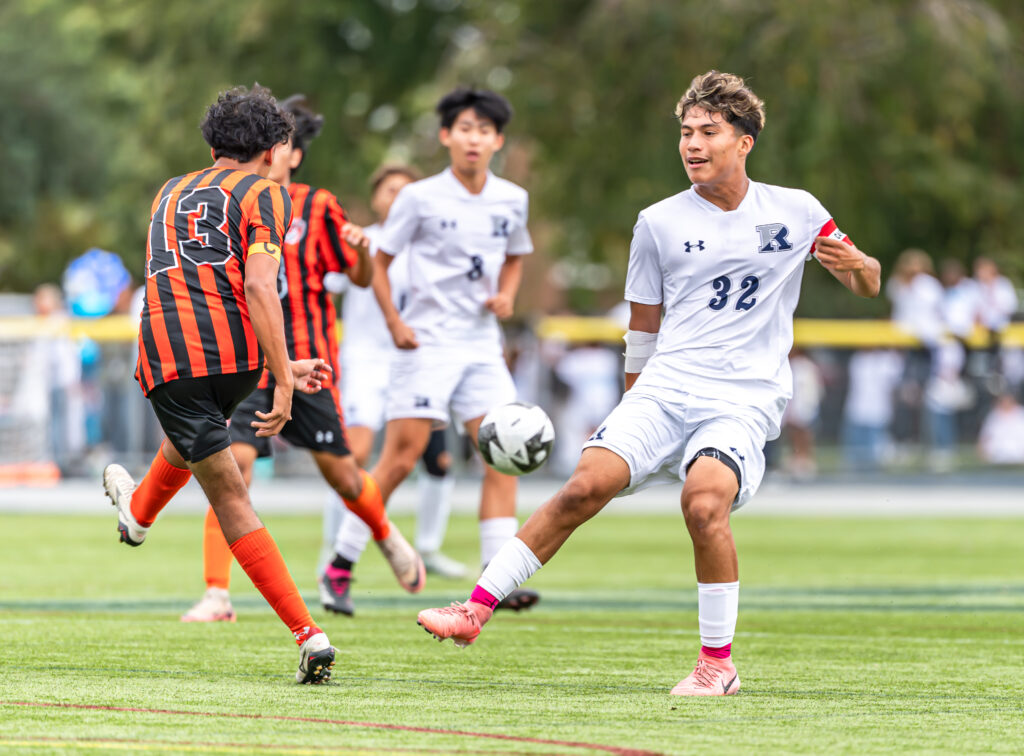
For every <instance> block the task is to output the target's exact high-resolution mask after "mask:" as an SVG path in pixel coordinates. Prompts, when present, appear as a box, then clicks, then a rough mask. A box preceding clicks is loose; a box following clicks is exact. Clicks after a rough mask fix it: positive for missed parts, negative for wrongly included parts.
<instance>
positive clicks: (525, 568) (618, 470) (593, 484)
mask: <svg viewBox="0 0 1024 756" xmlns="http://www.w3.org/2000/svg"><path fill="white" fill-rule="evenodd" d="M629 478H630V474H629V468H628V467H627V465H626V463H625V461H624V460H623V459H622V458H621V457H620V456H619V455H617V454H615V453H614V452H611V451H609V450H607V449H603V448H589V449H586V450H584V452H583V456H582V457H581V459H580V463H579V465H578V466H577V467H576V472H575V473H573V476H572V477H571V478H570V479H569V481H568V482H567V483H566V484H565V485H564V486H562V488H561V490H559V492H558V493H556V494H555V495H554V497H552V498H551V499H549V500H548V501H547V502H546V503H545V504H544V505H543V506H541V507H540V509H538V510H537V511H536V512H534V513H533V514H532V515H531V516H530V519H528V520H527V521H526V524H524V525H523V527H522V528H520V530H519V532H518V533H517V534H516V536H515V537H514V538H511V539H510V540H508V541H506V542H505V544H504V545H503V546H502V547H501V548H500V549H499V550H498V553H497V554H495V556H494V558H493V559H491V561H490V563H489V564H488V565H487V568H486V569H485V570H484V572H483V575H481V576H480V582H479V583H477V586H476V588H474V589H473V593H472V594H471V595H470V597H469V600H468V601H467V602H466V603H465V604H452V605H451V606H448V607H443V608H438V609H424V610H423V611H422V612H420V613H419V615H418V616H417V618H416V621H417V624H419V625H420V626H421V627H423V628H424V629H425V630H426V631H427V632H428V633H430V634H431V635H433V636H434V637H435V638H437V639H438V640H439V641H443V640H445V639H447V638H451V639H452V641H453V642H454V643H455V644H456V645H457V646H462V647H465V646H468V645H469V644H471V643H473V642H474V641H475V640H476V639H477V636H479V635H480V630H481V628H482V627H483V626H484V624H486V622H487V621H488V620H489V619H490V618H491V615H492V613H493V612H494V609H495V608H496V607H497V606H498V604H499V602H500V601H501V600H502V599H504V598H505V597H507V596H508V595H509V594H511V593H512V592H513V591H514V590H515V589H516V588H518V587H519V586H520V585H522V584H523V583H524V582H526V580H527V579H528V578H529V577H530V576H531V575H533V573H535V572H536V571H537V570H539V569H540V568H541V565H543V564H546V563H547V561H548V560H549V559H551V557H552V556H554V555H555V552H557V551H558V549H559V548H561V546H562V544H563V543H565V541H566V539H568V537H569V536H570V535H571V534H572V532H573V531H574V530H576V528H577V527H579V526H580V525H582V524H583V523H584V522H586V521H587V520H589V519H590V518H591V517H593V516H594V515H595V514H597V513H598V512H600V511H601V509H602V508H603V507H604V505H605V504H607V503H608V502H609V501H611V499H612V497H613V496H615V494H617V493H618V492H619V491H621V490H622V489H623V488H625V487H626V486H627V485H628V484H629Z"/></svg>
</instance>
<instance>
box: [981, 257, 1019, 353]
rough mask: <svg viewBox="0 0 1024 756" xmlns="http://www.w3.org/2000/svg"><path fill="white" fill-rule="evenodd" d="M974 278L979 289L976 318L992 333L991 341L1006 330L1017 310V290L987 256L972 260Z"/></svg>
mask: <svg viewBox="0 0 1024 756" xmlns="http://www.w3.org/2000/svg"><path fill="white" fill-rule="evenodd" d="M974 280H975V281H976V282H977V285H978V288H979V290H980V297H979V302H980V308H979V310H978V319H979V320H980V321H981V324H982V326H984V327H985V328H986V329H988V331H989V333H991V334H992V339H993V341H995V340H997V339H998V337H999V335H1000V334H1002V332H1003V331H1005V330H1006V326H1008V325H1009V324H1010V319H1011V318H1012V317H1013V314H1014V313H1015V312H1016V311H1017V291H1016V290H1015V289H1014V288H1013V284H1012V283H1011V282H1010V279H1008V278H1007V277H1006V276H1004V275H1002V274H1001V273H1000V272H999V267H998V266H997V265H996V264H995V262H994V261H992V260H990V259H989V258H987V257H979V258H978V259H977V260H975V261H974Z"/></svg>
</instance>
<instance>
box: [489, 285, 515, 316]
mask: <svg viewBox="0 0 1024 756" xmlns="http://www.w3.org/2000/svg"><path fill="white" fill-rule="evenodd" d="M484 307H486V308H487V309H488V310H490V311H491V312H493V313H494V314H495V315H496V316H497V318H498V320H505V319H506V318H510V317H512V311H513V309H514V302H513V301H512V297H510V296H509V295H508V294H502V293H501V292H500V291H499V292H498V293H497V294H495V295H494V296H493V297H491V298H490V299H488V300H487V301H486V302H484Z"/></svg>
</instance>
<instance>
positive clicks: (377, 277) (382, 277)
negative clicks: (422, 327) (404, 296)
mask: <svg viewBox="0 0 1024 756" xmlns="http://www.w3.org/2000/svg"><path fill="white" fill-rule="evenodd" d="M394 259H395V256H394V255H389V254H388V253H387V252H385V251H384V250H383V249H381V250H378V251H377V254H376V255H374V257H373V267H374V275H373V294H374V296H376V297H377V304H378V305H380V310H381V312H383V313H384V322H385V323H386V324H387V326H388V330H389V331H390V332H391V338H392V340H393V341H394V342H395V346H396V347H398V348H399V349H416V348H417V347H418V346H419V345H420V344H419V342H418V341H417V340H416V332H415V331H413V330H412V329H411V328H410V327H409V326H407V325H406V324H405V322H404V321H403V320H402V317H401V316H400V315H399V314H398V308H397V307H395V303H394V302H392V301H391V281H390V280H389V279H388V268H389V267H391V263H392V261H393V260H394Z"/></svg>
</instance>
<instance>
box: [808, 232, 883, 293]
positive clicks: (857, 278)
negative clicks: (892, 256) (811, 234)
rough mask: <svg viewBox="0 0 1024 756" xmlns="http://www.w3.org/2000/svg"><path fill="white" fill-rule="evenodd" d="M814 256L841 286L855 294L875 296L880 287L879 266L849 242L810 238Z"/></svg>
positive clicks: (826, 237) (828, 237)
mask: <svg viewBox="0 0 1024 756" xmlns="http://www.w3.org/2000/svg"><path fill="white" fill-rule="evenodd" d="M814 246H815V252H814V256H815V257H817V258H818V261H819V262H821V264H822V265H823V266H825V269H826V270H827V271H828V272H829V273H831V274H832V275H833V276H835V278H836V280H837V281H839V283H841V284H842V285H843V286H845V287H846V288H847V289H849V290H850V291H852V292H853V293H854V294H856V295H857V296H859V297H869V298H870V297H877V296H878V292H879V290H880V289H881V286H882V266H881V264H880V263H879V262H878V260H876V259H875V258H873V257H871V256H870V255H867V254H865V253H864V252H861V251H860V250H859V249H857V246H856V245H855V244H854V243H853V242H844V241H840V240H839V239H833V238H832V237H830V236H819V237H817V238H816V239H815V240H814Z"/></svg>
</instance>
